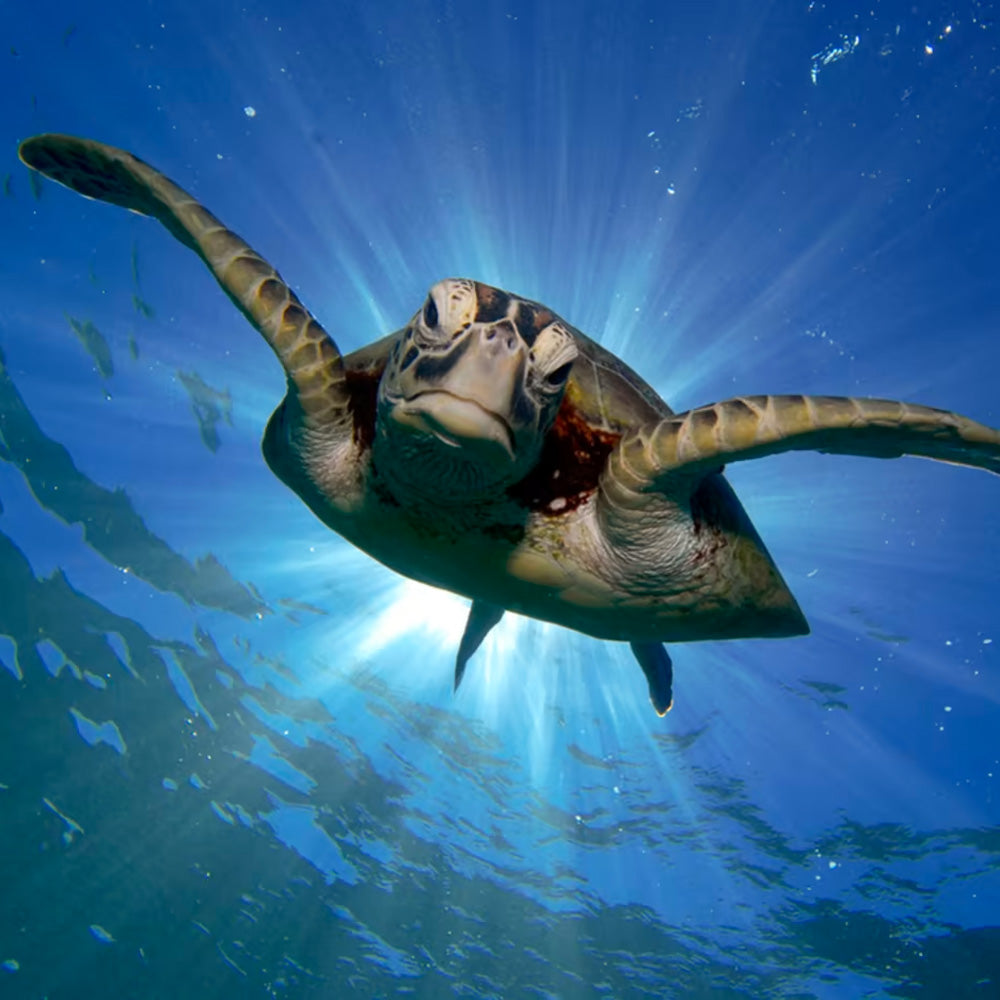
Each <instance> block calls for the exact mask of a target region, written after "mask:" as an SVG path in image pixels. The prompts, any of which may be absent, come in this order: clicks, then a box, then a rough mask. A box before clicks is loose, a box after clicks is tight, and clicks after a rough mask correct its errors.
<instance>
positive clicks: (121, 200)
mask: <svg viewBox="0 0 1000 1000" xmlns="http://www.w3.org/2000/svg"><path fill="white" fill-rule="evenodd" d="M19 153H20V156H21V159H22V160H23V161H24V163H25V164H26V165H27V166H29V167H31V168H32V169H33V170H38V171H39V172H41V173H43V174H45V176H46V177H51V178H52V180H54V181H58V182H59V183H60V184H63V185H65V186H66V187H68V188H71V189H72V190H74V191H77V192H79V193H80V194H82V195H85V196H86V197H88V198H97V199H99V200H100V201H107V202H111V204H113V205H120V206H121V207H122V208H127V209H130V210H131V211H133V212H139V213H140V214H142V215H149V216H152V217H153V218H155V219H158V220H159V221H160V222H161V223H163V225H164V226H166V228H167V229H169V230H170V232H171V233H172V234H173V235H174V236H175V237H176V238H177V239H178V240H180V241H181V243H183V244H184V245H185V246H187V247H189V248H190V249H192V250H194V251H195V253H197V254H198V256H199V257H201V259H202V260H203V261H204V262H205V263H206V264H207V265H208V267H209V269H210V270H211V271H212V273H213V274H214V275H215V278H216V280H217V281H218V282H219V284H220V285H221V286H222V288H223V290H224V291H225V292H226V294H227V295H228V296H229V297H230V298H231V299H232V300H233V302H234V303H235V304H236V306H237V307H238V308H239V310H240V311H241V312H242V313H243V314H244V315H245V316H246V317H247V319H249V320H250V322H251V323H252V324H253V325H254V326H255V327H256V328H257V330H258V331H259V332H260V334H261V335H262V336H263V337H264V339H265V340H266V341H267V343H268V344H269V345H270V347H271V349H272V350H273V351H274V353H275V354H276V355H277V356H278V359H279V360H280V361H281V364H282V366H283V367H284V369H285V372H286V373H287V375H288V378H289V380H290V382H291V383H292V385H293V386H294V387H295V388H296V390H297V395H298V399H299V403H300V404H301V406H302V410H303V414H304V416H305V419H306V420H307V421H308V422H310V423H312V424H313V425H325V424H328V423H331V422H340V421H341V420H343V419H345V416H346V412H347V404H348V398H349V396H348V392H347V388H346V383H345V375H344V365H343V361H342V359H341V355H340V351H339V350H338V349H337V345H336V344H335V343H334V341H333V338H332V337H331V336H330V335H329V334H328V333H327V332H326V330H324V329H323V327H322V326H321V325H320V324H319V323H318V322H317V321H316V319H314V318H313V316H311V315H310V314H309V312H308V310H307V309H306V308H305V306H303V305H302V303H301V302H300V301H299V299H298V296H296V294H295V293H294V292H293V291H292V290H291V289H290V288H289V287H288V285H287V284H286V282H285V281H284V280H283V279H282V277H281V275H280V274H278V272H277V271H276V270H275V269H274V268H273V267H272V266H271V265H270V264H269V263H268V262H267V261H266V260H264V258H263V257H261V256H260V255H259V254H258V253H256V252H255V251H254V250H252V249H251V248H250V247H249V246H248V245H247V243H246V242H245V241H244V240H243V239H241V238H240V237H239V236H237V235H236V233H234V232H232V231H231V230H229V229H227V228H226V227H225V226H224V225H223V224H222V223H221V222H220V221H219V220H218V219H217V218H216V217H215V216H214V215H212V213H211V212H209V211H208V209H206V208H205V207H204V206H203V205H201V204H200V203H199V202H198V201H197V200H196V199H195V198H192V197H191V195H189V194H188V193H187V192H186V191H184V190H183V189H181V188H180V187H178V186H177V185H176V184H174V182H173V181H171V180H170V179H169V178H167V177H165V176H164V175H163V174H161V173H160V172H159V171H157V170H154V169H153V168H152V167H151V166H149V164H147V163H144V162H143V161H142V160H140V159H139V158H138V157H135V156H133V155H132V154H131V153H127V152H125V151H124V150H122V149H116V148H115V147H114V146H106V145H104V144H103V143H100V142H94V141H93V140H91V139H78V138H76V137H74V136H68V135H55V134H50V135H38V136H34V137H33V138H31V139H26V140H25V141H24V142H23V143H21V147H20V150H19Z"/></svg>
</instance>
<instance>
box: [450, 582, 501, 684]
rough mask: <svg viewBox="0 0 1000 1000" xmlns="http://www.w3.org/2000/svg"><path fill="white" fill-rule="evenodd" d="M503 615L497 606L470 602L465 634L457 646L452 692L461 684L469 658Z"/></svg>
mask: <svg viewBox="0 0 1000 1000" xmlns="http://www.w3.org/2000/svg"><path fill="white" fill-rule="evenodd" d="M503 613H504V609H503V608H501V607H500V606H499V605H497V604H490V603H489V602H487V601H473V602H472V607H471V608H469V620H468V621H467V622H466V623H465V632H464V634H463V635H462V641H461V642H460V643H459V644H458V656H456V657H455V688H454V690H456V691H457V690H458V685H459V684H461V683H462V676H463V675H464V674H465V665H466V664H467V663H468V662H469V658H470V657H471V656H472V654H473V653H474V652H475V651H476V650H477V649H479V647H480V646H481V645H482V642H483V639H485V638H486V636H487V635H488V634H489V631H490V629H491V628H493V626H494V625H496V623H497V622H498V621H500V619H501V618H503Z"/></svg>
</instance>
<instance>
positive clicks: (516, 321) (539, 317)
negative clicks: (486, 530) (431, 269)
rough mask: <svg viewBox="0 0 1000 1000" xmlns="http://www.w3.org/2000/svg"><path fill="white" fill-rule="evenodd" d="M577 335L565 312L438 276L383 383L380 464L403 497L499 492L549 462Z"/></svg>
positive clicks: (398, 344) (457, 498)
mask: <svg viewBox="0 0 1000 1000" xmlns="http://www.w3.org/2000/svg"><path fill="white" fill-rule="evenodd" d="M576 356H577V346H576V340H575V338H574V336H573V334H572V332H571V331H570V329H569V327H568V326H566V324H565V323H563V322H562V321H561V320H560V319H559V318H558V317H557V316H556V315H555V314H554V313H552V312H550V311H549V310H548V309H545V308H544V307H543V306H539V305H537V304H536V303H533V302H527V301H526V300H524V299H520V298H518V297H517V296H514V295H510V294H509V293H507V292H503V291H500V289H497V288H491V287H490V286H489V285H483V284H480V283H479V282H474V281H466V280H461V279H450V280H447V281H440V282H438V283H437V284H436V285H435V286H434V287H433V288H432V289H431V290H430V293H429V294H428V296H427V299H426V301H425V302H424V304H423V305H422V306H421V308H420V310H419V311H418V312H417V314H416V315H415V316H414V317H413V319H412V320H410V322H409V324H408V325H407V326H406V328H405V329H404V330H402V331H401V333H400V334H399V339H398V340H397V342H396V345H395V347H394V348H393V350H392V353H391V355H390V357H389V361H388V363H387V364H386V368H385V372H384V374H383V375H382V379H381V381H380V383H379V390H378V414H377V433H376V439H375V448H376V463H377V466H378V469H379V472H380V473H381V474H382V475H384V476H385V477H386V479H387V480H388V481H389V484H390V488H391V489H392V490H393V491H394V492H400V491H402V492H403V493H404V494H411V493H412V494H418V495H422V496H425V497H428V498H433V499H434V500H436V501H438V502H443V501H446V500H449V499H450V500H454V501H459V502H461V501H467V500H475V499H488V498H490V497H492V496H496V495H497V494H498V493H500V492H502V491H503V490H504V489H505V488H506V487H508V486H510V485H512V484H514V483H516V482H518V481H519V480H521V479H523V478H524V477H525V476H526V475H527V474H528V472H529V471H530V470H531V469H532V467H533V466H534V465H535V463H536V462H537V460H538V456H539V454H540V452H541V449H542V443H543V441H544V439H545V435H546V434H547V433H548V430H549V428H550V427H551V426H552V422H553V420H555V416H556V413H557V411H558V410H559V404H560V403H561V402H562V397H563V393H564V391H565V389H566V382H567V380H568V378H569V373H570V369H571V368H572V366H573V361H574V359H575V358H576Z"/></svg>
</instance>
